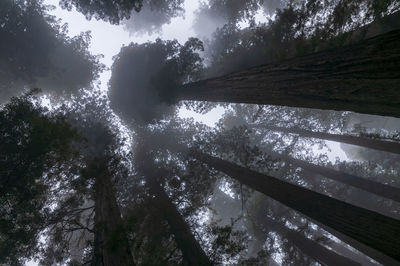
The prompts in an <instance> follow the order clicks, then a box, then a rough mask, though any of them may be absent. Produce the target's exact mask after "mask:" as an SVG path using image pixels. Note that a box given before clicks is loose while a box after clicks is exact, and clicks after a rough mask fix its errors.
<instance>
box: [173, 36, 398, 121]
mask: <svg viewBox="0 0 400 266" xmlns="http://www.w3.org/2000/svg"><path fill="white" fill-rule="evenodd" d="M399 35H400V31H398V30H397V31H392V32H390V33H386V34H383V35H380V36H377V37H374V38H371V39H367V40H365V41H362V42H359V43H357V44H354V45H349V46H346V47H342V48H335V49H331V50H328V51H323V52H319V53H314V54H310V55H306V56H302V57H295V58H293V59H289V60H285V61H282V62H279V63H276V64H268V65H263V66H259V67H253V68H250V69H248V70H245V71H240V72H237V73H232V74H228V75H225V76H222V77H218V78H212V79H208V80H203V81H199V82H195V83H190V84H186V85H184V86H182V87H179V88H177V89H176V91H175V94H176V98H177V100H198V101H214V102H236V103H255V104H272V105H284V106H292V107H305V108H315V109H327V110H346V111H354V112H359V113H367V114H376V115H387V116H395V117H400V114H399V111H398V110H399V108H398V104H399V94H398V84H399V81H398V78H397V76H398V73H397V72H398V69H399V68H398V67H397V66H398V64H399V62H398V60H399V58H400V57H399V55H398V54H399V52H398V51H397V47H400V46H399V45H398V40H399V38H398V37H399ZM377 88H380V89H379V90H378V89H377Z"/></svg>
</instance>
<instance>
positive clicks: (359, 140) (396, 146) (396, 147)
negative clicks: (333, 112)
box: [250, 124, 400, 154]
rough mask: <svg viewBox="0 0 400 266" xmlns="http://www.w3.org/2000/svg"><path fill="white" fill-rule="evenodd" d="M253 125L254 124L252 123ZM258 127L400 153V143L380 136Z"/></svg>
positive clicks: (296, 128) (272, 126) (294, 128)
mask: <svg viewBox="0 0 400 266" xmlns="http://www.w3.org/2000/svg"><path fill="white" fill-rule="evenodd" d="M250 126H253V125H250ZM256 127H258V128H263V129H267V130H272V131H279V132H284V133H290V134H296V135H299V136H301V137H306V138H317V139H322V140H330V141H336V142H341V143H346V144H351V145H357V146H360V147H365V148H370V149H375V150H380V151H385V152H390V153H395V154H400V143H397V142H394V141H386V140H380V139H379V138H376V139H374V138H368V137H367V136H352V135H344V134H343V135H339V134H332V133H324V132H314V131H311V130H306V129H302V128H298V127H293V128H285V127H279V126H274V125H269V124H267V125H257V126H256Z"/></svg>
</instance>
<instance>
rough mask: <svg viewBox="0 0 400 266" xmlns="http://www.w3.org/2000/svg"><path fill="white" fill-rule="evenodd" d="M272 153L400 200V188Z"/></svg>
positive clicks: (356, 185)
mask: <svg viewBox="0 0 400 266" xmlns="http://www.w3.org/2000/svg"><path fill="white" fill-rule="evenodd" d="M270 154H271V155H273V156H275V157H276V158H281V159H282V160H283V161H285V162H288V163H290V164H292V165H294V166H296V167H301V168H303V169H304V170H305V171H307V172H310V173H316V174H319V175H322V176H324V177H326V178H329V179H332V180H335V181H338V182H341V183H343V184H346V185H349V186H353V187H356V188H359V189H362V190H365V191H368V192H370V193H373V194H375V195H378V196H381V197H384V198H387V199H391V200H394V201H398V202H400V188H397V187H392V186H389V185H385V184H382V183H379V182H375V181H372V180H369V179H367V178H363V177H359V176H356V175H352V174H346V173H344V172H341V171H337V170H334V169H330V168H328V167H324V166H319V165H315V164H312V163H308V162H305V161H303V160H299V159H295V158H293V157H290V156H287V155H282V154H279V153H275V152H270Z"/></svg>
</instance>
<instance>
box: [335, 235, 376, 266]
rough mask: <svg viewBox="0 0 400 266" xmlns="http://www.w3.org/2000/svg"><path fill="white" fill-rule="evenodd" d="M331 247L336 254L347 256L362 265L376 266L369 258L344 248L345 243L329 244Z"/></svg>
mask: <svg viewBox="0 0 400 266" xmlns="http://www.w3.org/2000/svg"><path fill="white" fill-rule="evenodd" d="M329 247H331V248H332V250H334V251H335V252H336V253H339V254H341V255H343V256H345V257H346V258H351V259H352V260H354V261H356V262H357V263H359V264H360V265H363V266H376V263H374V262H372V261H371V260H370V259H369V258H368V257H367V256H365V255H364V254H360V253H355V252H354V251H352V250H350V249H348V248H347V247H346V246H344V245H343V243H337V242H335V241H332V243H330V244H329Z"/></svg>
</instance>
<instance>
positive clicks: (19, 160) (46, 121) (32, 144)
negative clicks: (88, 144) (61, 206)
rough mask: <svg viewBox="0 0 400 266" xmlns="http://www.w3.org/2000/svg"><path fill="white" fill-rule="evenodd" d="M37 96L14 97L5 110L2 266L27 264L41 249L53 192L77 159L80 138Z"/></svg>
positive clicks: (0, 164)
mask: <svg viewBox="0 0 400 266" xmlns="http://www.w3.org/2000/svg"><path fill="white" fill-rule="evenodd" d="M33 98H34V97H33V96H32V95H25V96H23V97H20V98H13V99H12V100H11V102H10V103H8V104H6V105H5V106H4V108H3V109H2V110H1V111H0V121H1V122H0V137H1V141H0V143H1V144H0V147H1V150H2V152H1V156H0V169H1V170H0V202H1V204H0V206H1V207H0V216H1V218H0V263H1V264H9V265H23V262H24V260H25V259H27V258H30V257H32V256H33V255H35V253H36V252H37V251H38V250H37V244H38V240H39V236H40V232H41V231H42V230H43V229H44V228H45V227H46V224H47V218H48V215H49V213H50V209H49V208H48V207H47V202H48V201H49V198H50V197H49V190H50V189H52V186H53V185H54V184H55V183H57V182H58V180H59V175H62V174H63V171H64V170H65V167H64V165H65V163H66V162H68V161H69V160H72V159H73V158H74V157H75V155H74V149H73V147H72V142H73V141H78V140H79V137H78V134H77V132H76V131H75V130H74V129H72V128H71V126H70V125H69V124H68V123H66V121H65V118H63V117H62V116H54V115H51V114H48V110H46V109H45V108H43V107H40V106H39V105H38V104H34V103H32V100H33ZM64 174H65V173H64Z"/></svg>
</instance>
